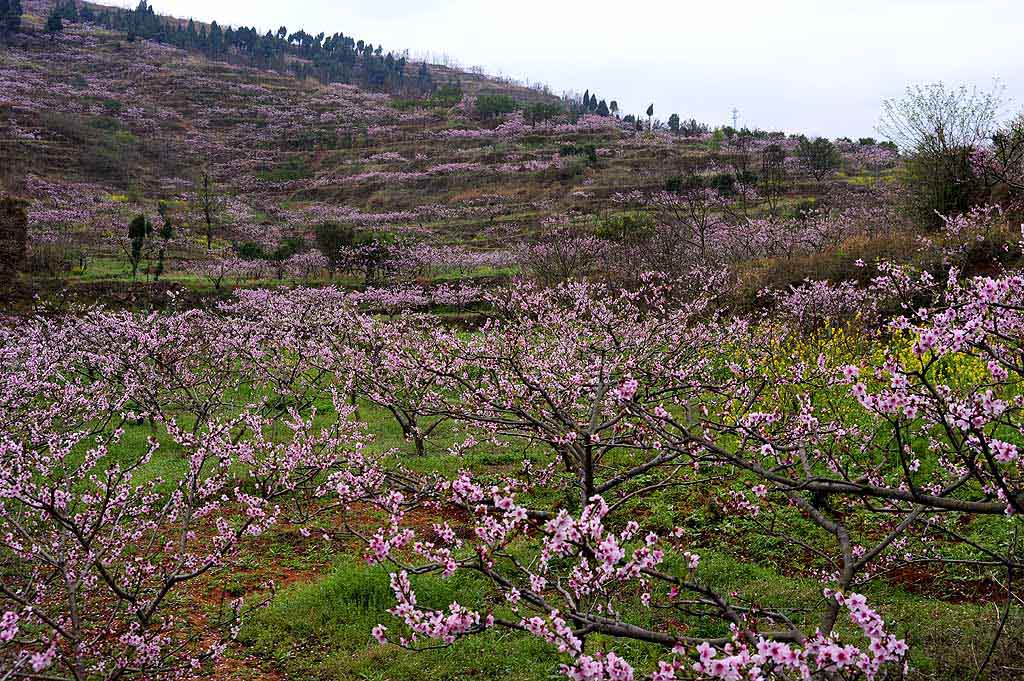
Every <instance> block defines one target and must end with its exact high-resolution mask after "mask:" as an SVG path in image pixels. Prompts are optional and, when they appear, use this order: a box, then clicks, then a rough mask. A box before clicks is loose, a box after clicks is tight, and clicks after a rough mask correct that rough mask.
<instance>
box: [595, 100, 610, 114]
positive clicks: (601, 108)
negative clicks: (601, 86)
mask: <svg viewBox="0 0 1024 681" xmlns="http://www.w3.org/2000/svg"><path fill="white" fill-rule="evenodd" d="M608 114H609V111H608V104H606V103H605V101H604V100H603V99H602V100H601V102H600V104H598V105H597V115H598V116H607V115H608Z"/></svg>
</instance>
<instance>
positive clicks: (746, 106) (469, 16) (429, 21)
mask: <svg viewBox="0 0 1024 681" xmlns="http://www.w3.org/2000/svg"><path fill="white" fill-rule="evenodd" d="M103 2H105V4H111V5H120V6H125V5H128V4H131V5H133V6H134V4H136V2H135V0H103ZM151 4H153V5H154V6H155V9H156V10H157V11H158V12H159V13H161V14H173V15H176V16H180V17H193V18H196V19H201V20H206V21H209V20H212V19H216V20H217V21H218V22H220V23H222V24H232V25H239V24H245V25H249V26H251V25H255V26H256V27H257V28H259V29H261V30H265V29H268V28H271V29H275V30H276V29H277V27H278V26H281V25H284V26H287V27H288V29H289V31H296V30H298V29H300V28H302V29H305V30H306V31H308V32H310V33H312V34H316V33H319V32H321V31H323V32H325V33H327V34H331V33H334V32H343V33H345V34H346V35H350V36H353V37H355V38H356V39H364V40H367V41H369V42H372V43H373V44H375V45H376V44H383V45H384V47H385V49H386V50H395V51H401V50H403V49H408V50H410V52H411V54H412V55H413V56H417V55H421V54H424V53H430V54H433V55H440V54H447V55H449V56H450V57H451V58H452V59H453V60H455V61H457V62H458V63H459V64H461V65H462V66H473V65H479V66H482V67H483V68H484V69H485V70H486V71H487V72H488V73H492V74H502V75H507V76H512V77H514V78H518V79H520V80H529V81H530V82H538V81H539V82H544V83H547V84H548V85H550V86H551V88H552V90H553V91H554V92H556V93H561V92H562V91H564V90H568V89H574V90H579V91H581V92H582V91H583V90H584V89H586V88H589V89H590V90H591V91H593V92H596V93H597V95H598V97H599V98H607V99H609V100H611V99H616V100H618V102H619V104H620V107H621V108H622V110H623V111H624V112H625V113H629V112H640V111H642V110H644V109H646V108H647V105H648V104H650V103H651V102H653V103H654V105H655V116H656V117H659V118H661V119H662V120H665V119H667V118H668V115H669V114H670V113H673V112H678V113H679V114H680V115H681V116H682V117H683V118H690V117H695V118H697V119H698V120H700V121H704V122H708V123H711V124H722V123H727V122H730V116H731V114H730V111H731V109H732V108H733V107H734V106H735V107H737V108H738V109H739V110H740V125H749V126H751V127H755V126H756V127H760V128H764V129H771V130H774V129H783V130H787V131H801V132H806V133H808V134H821V135H828V136H840V135H848V136H851V137H857V136H865V135H873V134H875V133H874V127H875V125H876V123H877V120H878V114H879V111H880V104H881V101H882V100H883V99H884V98H886V97H892V96H897V95H899V94H901V93H902V91H903V90H904V88H905V87H906V86H907V85H909V84H915V83H927V82H932V81H936V80H942V81H945V82H946V83H947V84H960V83H968V84H972V85H978V86H980V87H990V86H991V84H992V81H993V79H994V78H996V77H998V78H1000V79H1001V80H1002V81H1003V83H1004V84H1005V85H1006V86H1007V94H1008V95H1009V96H1010V98H1011V99H1012V107H1013V108H1015V109H1016V108H1019V107H1020V106H1021V104H1022V102H1024V0H774V1H773V0H759V1H758V0H732V1H731V2H730V1H728V0H726V1H719V2H707V1H700V2H696V1H694V0H647V1H646V2H643V1H640V2H628V1H622V0H619V1H618V2H607V1H605V0H589V1H588V2H577V1H575V0H574V1H571V2H570V1H565V0H504V1H503V2H493V1H490V0H488V1H486V2H485V1H484V0H333V1H331V0H288V1H284V2H282V1H281V0H154V1H153V2H152V3H151Z"/></svg>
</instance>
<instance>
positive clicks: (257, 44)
mask: <svg viewBox="0 0 1024 681" xmlns="http://www.w3.org/2000/svg"><path fill="white" fill-rule="evenodd" d="M10 2H11V0H0V17H5V16H6V14H5V12H4V7H5V6H7V5H8V4H9V3H10ZM13 2H14V4H16V5H17V6H18V7H19V10H18V16H19V18H20V14H21V12H20V0H13ZM8 13H9V12H8ZM78 21H85V22H91V23H95V24H98V25H101V26H104V27H106V28H109V29H111V30H115V31H121V32H124V33H125V34H126V36H127V39H128V40H129V41H134V40H137V39H140V38H141V39H145V40H152V41H154V42H158V43H164V44H167V45H172V46H174V47H178V48H181V49H184V50H193V51H198V52H202V53H204V54H205V55H206V56H208V57H210V58H212V59H227V58H242V59H244V60H245V61H246V62H247V63H248V64H250V65H251V66H254V67H256V68H265V69H274V70H277V71H280V72H283V73H291V74H293V75H294V76H295V77H296V78H299V79H305V78H315V79H317V80H319V81H320V82H322V83H349V84H352V85H358V86H360V87H363V88H366V89H370V90H378V91H386V92H397V91H406V92H407V91H419V92H430V91H432V90H433V89H434V83H433V80H432V78H431V75H430V71H429V70H428V69H427V67H426V64H422V65H421V66H420V68H419V70H418V71H417V72H416V74H415V75H414V76H411V77H410V76H409V75H407V74H406V66H407V65H408V59H407V58H406V57H405V56H395V54H394V53H392V52H387V53H385V52H384V48H383V46H381V45H376V46H375V45H374V44H373V43H370V42H366V41H363V40H357V39H355V38H353V37H351V36H347V35H345V34H344V33H334V34H333V35H330V36H328V35H327V34H326V33H319V34H317V35H311V34H309V33H307V32H305V31H302V30H300V31H296V32H294V33H291V32H289V31H288V29H287V28H286V27H284V26H281V27H280V28H278V29H277V31H269V30H268V31H267V32H266V33H262V34H261V33H260V32H259V31H258V30H257V29H256V28H247V27H245V26H242V27H239V28H234V27H232V26H227V27H222V26H220V25H219V24H218V23H217V22H216V21H214V22H213V23H211V24H209V25H208V26H207V25H206V24H197V23H196V22H195V21H193V20H191V19H190V20H188V21H187V22H186V21H179V20H177V19H173V18H170V17H165V16H161V15H159V14H157V13H156V11H155V9H154V8H153V5H151V4H149V3H148V2H147V0H140V2H139V4H138V6H137V7H136V8H135V9H133V10H122V9H117V8H96V7H93V6H90V5H88V4H84V3H83V4H80V5H79V4H77V3H76V1H75V0H63V1H62V2H58V3H57V4H56V5H55V6H54V8H53V11H52V13H51V15H50V18H49V19H48V21H47V30H48V31H51V32H56V31H60V30H62V27H63V22H70V23H76V22H78Z"/></svg>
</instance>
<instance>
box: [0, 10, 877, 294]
mask: <svg viewBox="0 0 1024 681" xmlns="http://www.w3.org/2000/svg"><path fill="white" fill-rule="evenodd" d="M49 7H50V3H47V2H42V1H37V2H30V3H28V4H27V6H26V9H27V14H26V21H25V23H26V26H27V27H28V32H27V33H25V34H23V35H20V36H18V37H17V38H16V39H14V40H13V41H12V43H11V44H10V45H8V46H5V47H4V49H3V50H2V51H0V84H2V87H0V93H2V94H0V126H2V127H0V135H2V139H3V143H2V147H0V153H2V158H3V168H4V173H3V181H4V183H5V185H6V186H7V187H8V188H9V189H11V190H13V193H15V194H18V195H21V196H23V197H24V198H26V199H28V200H29V201H30V206H29V230H30V231H29V239H28V244H29V247H28V251H27V253H26V254H25V260H24V263H23V265H22V266H21V267H20V269H21V270H22V272H23V274H22V275H21V276H19V278H18V281H17V282H16V284H15V289H14V290H15V291H17V292H18V293H20V295H21V296H22V297H25V296H31V295H32V294H33V293H34V292H36V291H39V290H50V291H53V290H58V289H59V290H62V291H67V292H72V293H74V292H79V293H82V294H83V295H85V296H86V297H91V296H94V295H100V296H102V295H106V294H108V293H113V292H115V291H118V290H121V289H123V288H124V286H128V287H129V288H131V289H132V290H134V291H136V292H138V291H140V290H146V288H147V287H146V286H144V285H138V284H140V282H142V283H145V282H147V281H150V282H152V281H153V280H156V279H159V280H160V282H163V284H165V285H166V284H167V283H175V284H181V285H186V286H187V287H189V289H190V290H193V291H209V290H212V289H221V288H222V287H224V288H226V287H229V286H231V285H242V284H245V283H247V282H252V281H256V280H268V281H274V280H282V281H284V280H290V281H307V282H315V281H326V280H327V279H329V278H330V279H333V275H334V274H335V273H336V272H339V271H341V272H342V273H344V272H346V271H347V278H345V281H347V283H349V284H360V283H362V282H364V281H366V280H367V279H371V280H372V278H373V277H372V276H371V277H367V276H366V272H367V271H369V270H373V271H381V270H380V269H379V268H377V266H376V265H373V266H370V267H369V269H368V268H367V266H366V263H365V262H360V263H357V264H356V265H352V263H351V262H350V261H351V260H352V257H349V258H347V259H345V258H341V257H339V256H338V254H337V253H331V254H328V255H330V256H331V257H330V258H329V261H330V262H326V263H325V261H324V259H323V255H324V254H323V253H322V251H323V250H324V249H325V248H331V246H330V245H327V246H325V245H324V244H325V243H327V242H326V241H324V240H323V239H322V240H321V244H320V250H317V246H318V244H317V237H316V230H317V228H318V226H321V225H323V224H324V223H337V224H341V225H343V226H344V227H345V229H346V230H351V231H352V232H354V236H352V235H349V236H343V240H345V239H348V241H353V240H354V241H356V242H359V243H360V244H364V245H365V244H373V249H371V250H374V252H376V253H378V255H379V254H380V252H381V251H382V249H383V250H385V251H386V256H387V257H386V259H388V260H389V261H394V262H393V263H392V264H395V263H397V262H398V261H403V262H405V263H406V264H409V263H410V262H412V263H413V266H410V267H405V268H404V269H403V268H399V267H398V265H397V264H395V266H394V267H390V266H389V267H387V268H384V269H386V270H389V271H391V274H392V275H395V274H396V272H395V270H396V269H403V271H404V278H405V279H408V278H409V277H410V276H411V277H413V278H420V279H423V278H424V277H425V278H426V279H428V280H429V279H433V278H436V276H438V275H440V274H443V272H445V271H450V270H452V269H453V268H456V269H458V270H459V271H460V274H466V273H469V272H473V271H475V272H476V273H477V274H480V275H487V276H495V275H498V276H500V275H502V274H503V273H508V272H512V271H516V270H518V269H521V268H523V267H526V266H528V265H529V263H528V262H526V261H524V257H526V259H527V260H529V256H528V254H527V255H526V256H524V249H525V250H526V251H528V250H529V249H530V247H531V244H532V245H534V246H536V245H537V244H538V241H539V240H540V241H542V240H543V239H544V238H545V236H546V235H551V234H552V233H553V232H556V231H557V232H559V233H560V234H562V236H560V237H559V241H560V242H564V238H563V237H564V233H566V232H569V231H571V232H573V234H574V239H573V240H571V241H572V243H574V244H577V245H580V244H581V243H583V242H582V241H580V239H579V238H577V237H579V236H580V235H581V233H585V234H586V235H587V236H592V237H595V238H600V239H603V240H604V241H609V240H610V241H614V240H616V238H618V241H622V240H623V238H622V237H623V236H627V237H628V236H630V233H638V234H640V233H644V230H649V229H651V228H652V227H653V226H656V224H657V223H660V222H664V220H663V219H662V218H661V216H660V214H663V213H665V212H666V211H668V212H672V211H674V210H676V208H674V207H672V206H666V205H664V202H663V201H662V202H660V203H659V202H658V201H657V200H654V199H653V198H652V197H655V196H656V195H657V194H658V193H659V192H663V191H664V190H665V189H666V188H668V189H674V190H676V191H678V188H679V187H680V186H681V185H682V184H683V183H690V184H692V183H693V182H694V178H703V184H704V185H707V186H709V187H713V186H716V185H715V183H717V186H718V187H719V188H721V189H723V192H722V193H723V195H729V196H727V197H726V198H727V202H729V203H734V202H732V198H730V197H733V198H734V197H735V195H736V187H735V185H737V184H741V185H743V183H746V184H745V185H743V186H744V189H743V191H749V192H750V193H751V194H752V195H753V194H756V193H757V192H758V191H760V192H761V193H762V194H765V191H764V190H763V188H761V187H760V183H761V180H760V179H759V175H762V174H763V173H761V170H762V166H763V165H764V164H765V163H767V162H768V161H766V160H765V150H766V149H769V147H770V148H771V149H772V150H778V151H779V153H780V154H781V156H780V158H779V163H780V165H779V169H780V171H781V172H784V173H785V175H786V177H785V181H784V182H782V183H780V184H779V186H778V187H775V188H772V189H770V192H769V193H770V194H771V196H756V197H754V198H752V199H751V201H749V202H746V204H745V205H744V206H743V207H742V213H743V215H742V218H743V221H745V223H746V224H753V223H751V220H755V221H756V220H757V219H758V218H761V217H763V216H765V215H768V214H769V213H770V214H772V215H777V216H782V215H787V216H789V217H790V218H791V219H793V220H795V219H797V218H801V217H802V215H804V213H803V211H807V210H808V209H814V208H818V209H821V208H825V210H821V211H819V213H818V217H819V218H821V217H822V216H824V218H825V219H829V220H831V219H833V218H834V217H835V214H834V213H835V211H836V210H839V211H841V210H842V209H844V208H845V207H847V206H849V205H852V204H853V203H855V200H856V199H857V197H856V194H858V193H859V194H863V193H864V192H871V191H875V192H878V191H879V188H880V187H882V185H881V184H879V183H878V182H877V180H878V179H879V178H880V177H881V176H882V175H883V174H884V173H885V172H886V169H887V168H889V167H891V165H892V162H893V160H894V156H893V154H892V152H891V151H889V150H888V149H886V148H884V147H880V146H877V145H873V144H870V143H865V144H854V143H847V144H845V146H843V144H841V145H840V147H841V150H842V157H841V160H840V163H841V168H840V171H841V172H840V173H839V175H838V176H835V175H832V176H831V177H829V178H827V179H824V180H823V181H819V180H816V179H815V178H814V177H813V175H812V174H811V173H810V172H808V170H807V169H806V168H805V167H804V165H803V164H802V163H801V161H800V159H799V158H797V156H796V155H794V150H795V149H796V147H797V140H796V139H795V138H792V137H788V138H787V137H786V136H783V135H776V136H767V135H764V134H760V133H759V134H758V135H756V136H753V135H750V136H740V135H732V134H731V133H732V131H726V133H727V134H725V135H723V134H722V132H721V131H719V132H717V133H715V134H712V133H710V132H707V131H706V130H705V129H700V128H696V129H694V130H691V131H689V132H690V136H687V135H685V134H677V133H673V132H672V131H671V130H669V129H668V128H667V127H665V126H661V125H655V126H650V125H648V121H640V122H639V123H640V124H638V122H637V121H635V120H633V119H631V120H628V121H623V120H620V119H619V118H617V117H612V116H599V115H596V114H595V113H593V112H590V113H586V112H584V113H582V114H581V113H580V112H579V111H577V110H576V109H577V105H578V104H579V102H578V101H575V102H573V101H562V100H559V99H557V98H555V97H552V96H550V95H547V94H545V93H543V92H541V91H538V90H531V89H528V88H524V87H521V86H514V85H509V84H506V83H502V82H498V81H493V80H488V79H486V78H484V77H482V76H479V75H476V74H468V73H461V72H457V71H453V70H451V69H445V68H443V67H436V66H431V67H430V72H431V74H432V78H433V81H434V82H435V84H436V88H435V90H434V92H433V93H430V94H427V95H423V96H419V97H414V98H410V97H407V96H403V95H395V96H391V95H388V94H383V93H376V92H366V91H362V90H360V89H358V88H356V87H353V86H347V85H341V84H329V85H323V84H320V83H317V82H314V81H311V80H306V81H299V80H297V79H295V78H292V77H290V76H288V75H283V74H279V73H276V72H274V71H267V70H258V69H254V68H250V67H246V66H244V65H240V64H233V63H228V62H227V61H214V60H210V59H207V58H206V57H204V56H203V55H202V54H201V53H198V52H188V51H184V50H180V49H177V48H173V47H169V46H167V45H161V44H157V43H154V42H150V41H144V40H133V41H129V40H128V39H127V38H126V36H125V34H123V33H118V32H113V31H109V30H106V29H103V28H100V27H98V26H96V25H91V24H87V23H67V24H66V25H65V26H64V28H63V31H62V32H60V33H57V34H52V35H51V34H46V33H45V32H43V31H42V30H41V26H42V24H43V17H44V16H45V15H46V12H47V11H48V8H49ZM236 61H237V60H236ZM418 68H419V67H418V66H417V65H415V64H409V65H408V69H409V70H410V72H412V71H414V70H416V69H418ZM509 102H511V103H512V104H513V105H514V108H518V109H519V110H518V111H511V112H508V111H507V109H509V108H513V107H509V106H508V104H509ZM594 102H595V103H596V97H595V98H594ZM482 103H483V104H482ZM485 105H492V106H493V105H496V106H497V108H498V111H499V112H500V111H502V110H505V111H506V113H493V111H492V110H491V109H488V108H485ZM586 108H587V107H584V109H586ZM589 108H591V109H593V108H594V107H589ZM766 198H767V199H769V200H767V201H766V200H765V199H766ZM814 201H818V204H814V203H813V202H814ZM161 203H162V204H163V207H162V208H159V204H161ZM700 209H701V210H705V209H707V210H709V211H712V212H716V211H718V212H720V211H721V209H722V206H701V207H700ZM140 214H142V215H145V216H148V219H149V220H150V221H151V222H153V221H159V222H160V224H163V223H162V221H163V219H165V218H166V220H167V221H168V222H169V223H171V224H172V229H170V230H168V234H167V238H166V239H164V240H161V239H158V238H156V237H154V238H151V239H149V241H148V243H147V244H146V245H145V247H144V248H143V249H142V251H143V252H141V253H139V254H138V257H137V258H136V260H138V262H136V264H135V266H134V267H133V265H132V260H133V258H132V255H131V246H130V239H129V237H128V236H127V235H128V225H129V223H130V222H131V220H132V219H134V218H135V217H136V216H137V215H140ZM826 214H827V215H826ZM846 219H847V220H848V219H849V216H847V218H846ZM731 222H736V221H735V220H732V221H731ZM153 224H157V222H153ZM832 227H834V226H829V227H826V228H825V231H828V230H830V229H832ZM712 228H713V229H717V230H719V231H721V228H719V227H716V226H712ZM687 229H690V228H689V227H688V228H687ZM729 229H730V230H731V231H735V230H736V228H735V226H730V227H729ZM785 229H786V230H788V231H794V230H798V231H799V230H804V227H801V226H796V227H794V226H793V225H788V224H787V225H786V226H785ZM623 230H625V231H623ZM758 230H762V231H763V226H759V227H758ZM821 230H822V227H821V226H820V225H818V226H816V227H814V228H813V229H811V230H805V231H816V232H821ZM746 231H747V232H749V234H744V235H740V236H737V237H736V239H737V241H739V242H748V241H750V240H751V238H752V236H751V235H752V234H753V233H754V232H755V231H757V230H754V229H753V228H746ZM833 231H835V230H833ZM839 231H840V232H842V233H836V234H833V235H831V236H830V237H829V239H830V241H834V240H835V238H839V239H841V238H845V237H846V236H849V233H850V231H851V230H850V226H849V225H847V226H844V227H843V228H841V229H840V230H839ZM153 233H154V234H158V233H159V229H156V230H154V231H153ZM383 235H386V237H384V236H383ZM819 236H820V235H819ZM805 237H807V238H811V237H810V236H809V235H802V236H800V237H799V238H797V239H795V240H794V248H795V247H796V244H795V241H798V240H800V239H804V238H805ZM818 241H820V239H818ZM382 242H387V243H385V244H384V245H383V246H382ZM395 242H398V243H397V244H396V243H395ZM346 243H348V242H346ZM808 245H811V244H808ZM813 245H814V246H820V245H821V244H820V243H818V242H817V241H815V243H814V244H813ZM410 249H413V250H414V252H413V253H412V255H410V254H409V251H410ZM797 250H799V249H797ZM364 251H365V248H364ZM398 251H402V257H397V252H398ZM609 253H610V251H607V249H606V253H605V256H606V257H613V259H615V260H617V261H618V262H619V263H620V264H621V267H623V268H624V269H626V270H629V269H630V268H631V267H632V265H631V264H630V262H631V260H633V259H635V258H636V257H639V255H638V254H637V253H635V252H633V253H625V254H624V253H617V254H615V255H614V256H610V255H609ZM158 254H159V255H158ZM535 255H536V253H535ZM751 255H756V256H762V255H771V253H770V252H769V251H765V252H763V253H762V252H752V253H751ZM158 258H159V261H160V264H159V268H157V266H156V261H157V259H158ZM357 259H359V258H357ZM289 260H292V262H291V263H290V265H289V266H285V264H284V263H285V262H287V261H289ZM342 260H345V262H341V261H342ZM346 263H347V264H348V265H351V266H349V267H345V266H344V265H345V264H346ZM157 269H159V272H157V271H156V270H157ZM133 271H134V272H135V274H134V276H133ZM140 272H141V275H140ZM360 272H362V274H360ZM398 278H399V279H402V278H403V277H401V276H399V277H398ZM799 278H800V277H796V280H798V279H799ZM158 283H159V282H158ZM150 288H153V287H150ZM155 288H161V287H160V286H157V287H155Z"/></svg>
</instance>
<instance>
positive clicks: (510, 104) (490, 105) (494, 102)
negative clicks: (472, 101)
mask: <svg viewBox="0 0 1024 681" xmlns="http://www.w3.org/2000/svg"><path fill="white" fill-rule="evenodd" d="M517 108H518V106H517V105H516V100H514V99H512V97H511V95H505V94H487V95H480V96H479V97H477V98H476V114H477V115H478V116H480V117H481V118H485V119H487V118H494V117H495V116H500V115H502V114H507V113H512V112H513V111H515V110H516V109H517Z"/></svg>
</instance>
